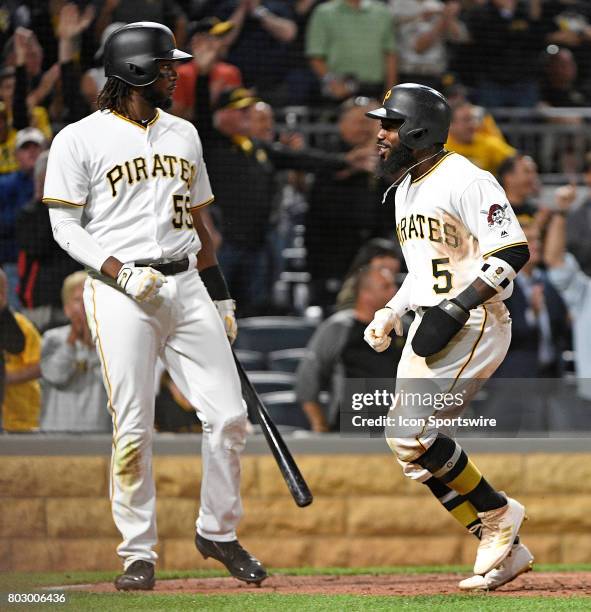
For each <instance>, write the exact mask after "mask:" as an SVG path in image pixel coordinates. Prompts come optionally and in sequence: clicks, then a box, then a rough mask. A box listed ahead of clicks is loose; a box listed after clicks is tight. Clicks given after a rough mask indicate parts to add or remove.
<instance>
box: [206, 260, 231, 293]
mask: <svg viewBox="0 0 591 612" xmlns="http://www.w3.org/2000/svg"><path fill="white" fill-rule="evenodd" d="M199 276H201V280H202V281H203V284H204V285H205V288H206V289H207V293H209V297H210V298H211V299H212V300H231V299H232V296H231V295H230V291H229V289H228V285H227V284H226V279H225V278H224V275H223V273H222V269H221V268H220V267H219V266H210V267H209V268H205V270H201V271H200V272H199Z"/></svg>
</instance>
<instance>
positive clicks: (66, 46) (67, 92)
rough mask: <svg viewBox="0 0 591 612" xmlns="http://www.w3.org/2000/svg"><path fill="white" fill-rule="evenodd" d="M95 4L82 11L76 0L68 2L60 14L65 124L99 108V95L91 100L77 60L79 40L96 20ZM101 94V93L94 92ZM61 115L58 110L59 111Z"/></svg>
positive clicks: (59, 60) (60, 65)
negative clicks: (97, 101)
mask: <svg viewBox="0 0 591 612" xmlns="http://www.w3.org/2000/svg"><path fill="white" fill-rule="evenodd" d="M93 17H94V7H93V6H92V5H88V6H87V7H86V9H85V10H84V11H83V12H81V11H80V10H79V9H78V6H77V5H75V4H73V3H67V4H64V6H63V7H62V8H61V10H60V13H59V22H58V27H57V34H58V39H59V46H58V66H59V73H60V85H61V94H62V96H61V98H62V100H61V108H60V113H59V116H60V118H61V119H62V120H63V121H64V122H65V123H73V122H74V121H78V120H79V119H82V117H85V116H86V115H88V114H89V113H90V112H92V111H93V110H96V95H95V98H94V99H93V100H91V101H90V104H89V102H88V101H87V97H88V96H90V95H91V94H90V92H89V91H88V90H86V91H85V90H84V89H83V88H82V82H81V75H80V65H79V62H77V61H76V49H77V44H76V43H77V41H78V40H79V38H80V35H81V34H82V33H83V32H84V31H86V30H87V29H88V28H89V26H90V24H91V23H92V20H93ZM93 93H94V94H97V93H98V91H97V92H93ZM55 113H56V115H57V114H58V112H57V109H56V111H55Z"/></svg>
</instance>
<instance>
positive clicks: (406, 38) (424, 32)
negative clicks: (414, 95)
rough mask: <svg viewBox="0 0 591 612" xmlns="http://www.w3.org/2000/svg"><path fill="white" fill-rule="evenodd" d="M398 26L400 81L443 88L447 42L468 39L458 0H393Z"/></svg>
mask: <svg viewBox="0 0 591 612" xmlns="http://www.w3.org/2000/svg"><path fill="white" fill-rule="evenodd" d="M389 5H390V9H391V10H392V15H393V16H394V23H395V25H396V34H397V36H396V40H397V42H398V55H399V72H400V82H401V83H405V82H410V83H421V84H422V85H427V86H428V87H433V88H434V89H437V90H441V89H442V77H443V76H444V75H445V72H446V71H447V50H446V42H447V41H452V42H456V43H462V42H467V40H468V31H467V29H466V26H465V25H464V24H463V23H462V22H461V21H460V20H459V19H458V15H459V13H460V10H461V8H462V7H461V4H460V2H459V1H458V0H450V1H449V2H445V3H444V2H442V1H441V0H389Z"/></svg>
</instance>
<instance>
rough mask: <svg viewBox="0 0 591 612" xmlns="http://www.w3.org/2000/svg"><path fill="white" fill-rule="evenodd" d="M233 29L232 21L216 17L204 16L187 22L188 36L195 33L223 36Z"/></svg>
mask: <svg viewBox="0 0 591 612" xmlns="http://www.w3.org/2000/svg"><path fill="white" fill-rule="evenodd" d="M233 29H234V22H233V21H222V20H221V19H218V18H217V17H205V18H203V19H200V20H199V21H193V22H192V23H190V24H189V28H188V31H189V38H192V37H193V36H194V35H195V34H209V36H224V35H225V34H227V33H228V32H229V31H230V30H233Z"/></svg>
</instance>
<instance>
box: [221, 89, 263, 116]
mask: <svg viewBox="0 0 591 612" xmlns="http://www.w3.org/2000/svg"><path fill="white" fill-rule="evenodd" d="M260 101H261V99H260V98H257V97H256V96H255V95H254V93H253V91H252V90H251V89H246V87H232V88H231V89H224V90H223V91H222V92H221V93H220V95H219V96H218V99H217V100H216V102H215V105H214V110H216V111H218V110H229V109H241V108H248V107H249V106H253V105H254V104H256V103H257V102H260Z"/></svg>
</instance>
